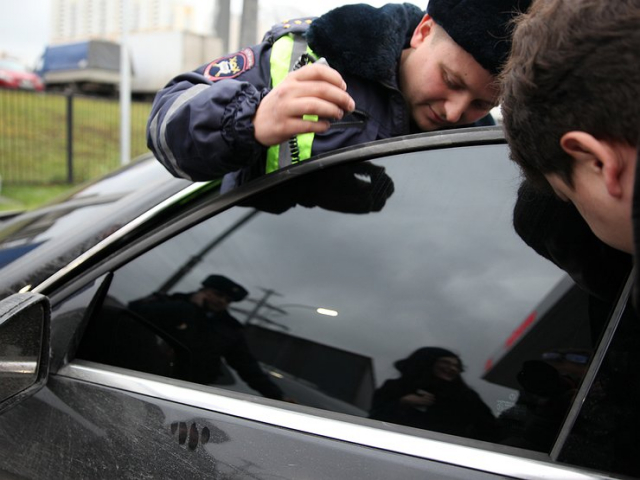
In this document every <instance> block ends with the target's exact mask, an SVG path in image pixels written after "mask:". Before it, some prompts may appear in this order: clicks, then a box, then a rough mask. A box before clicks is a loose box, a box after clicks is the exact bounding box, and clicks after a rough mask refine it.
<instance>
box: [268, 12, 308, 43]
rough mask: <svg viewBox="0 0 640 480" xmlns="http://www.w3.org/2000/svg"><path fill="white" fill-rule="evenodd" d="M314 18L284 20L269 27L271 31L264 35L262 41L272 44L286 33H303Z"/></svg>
mask: <svg viewBox="0 0 640 480" xmlns="http://www.w3.org/2000/svg"><path fill="white" fill-rule="evenodd" d="M315 18H316V17H303V18H294V19H292V20H284V21H283V22H280V23H276V24H275V25H274V26H273V27H271V30H269V31H268V32H267V33H266V34H265V36H264V39H263V41H264V42H269V41H271V42H273V41H275V40H277V39H278V38H280V37H282V36H283V35H286V34H287V33H304V32H306V31H307V29H308V28H309V25H311V22H313V20H314V19H315Z"/></svg>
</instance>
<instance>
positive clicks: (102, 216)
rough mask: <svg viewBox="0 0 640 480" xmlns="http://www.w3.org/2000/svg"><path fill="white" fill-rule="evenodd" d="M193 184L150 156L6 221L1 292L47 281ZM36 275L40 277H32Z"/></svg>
mask: <svg viewBox="0 0 640 480" xmlns="http://www.w3.org/2000/svg"><path fill="white" fill-rule="evenodd" d="M189 183H190V182H187V181H185V180H179V179H176V178H174V177H172V176H171V175H170V174H169V173H168V172H167V171H166V170H165V169H164V168H163V167H162V166H161V165H160V164H159V163H158V162H156V161H155V159H153V158H152V157H149V158H147V159H145V160H142V161H140V162H137V163H135V164H132V165H130V166H128V167H126V168H124V169H121V170H118V171H116V172H115V173H113V174H111V175H109V176H107V177H104V178H102V179H100V180H98V181H96V182H95V183H93V184H90V185H88V186H86V187H83V188H82V189H80V190H78V191H75V192H74V193H72V194H71V195H69V196H67V197H66V198H62V199H59V200H57V201H55V202H53V203H51V204H48V205H45V206H44V207H42V208H39V209H37V210H34V211H32V212H27V213H24V214H22V215H19V216H18V217H16V218H14V219H13V220H11V221H8V222H6V223H5V224H3V225H2V226H1V227H0V287H6V288H10V289H12V290H13V289H15V288H21V287H16V286H15V285H13V284H15V283H16V282H17V283H18V284H20V285H22V286H24V285H26V284H27V283H33V282H39V281H41V280H44V278H46V277H47V276H48V274H50V273H53V272H54V271H56V270H57V269H59V268H60V267H61V266H63V265H64V264H65V262H68V261H70V260H72V259H73V258H75V257H76V256H78V255H79V254H81V253H82V252H84V251H85V250H87V249H88V248H90V247H92V246H93V245H95V244H96V243H98V242H99V241H100V240H102V239H103V238H105V237H107V236H109V235H110V234H111V233H113V232H115V231H116V230H117V229H118V228H120V227H122V226H123V225H124V224H126V223H127V222H129V221H131V220H132V219H133V218H135V217H137V216H138V215H140V214H141V213H143V212H144V211H146V210H147V209H148V208H150V207H152V206H154V205H156V204H157V203H158V202H159V201H162V200H164V199H165V198H167V197H169V196H170V195H172V194H173V193H175V192H176V191H179V190H180V189H182V188H183V187H184V186H186V185H187V184H189ZM18 260H20V261H18ZM35 270H38V271H39V272H41V274H38V275H35V277H33V276H32V274H33V272H34V271H35ZM45 270H46V271H45ZM27 278H29V280H28V281H27ZM10 293H11V292H10Z"/></svg>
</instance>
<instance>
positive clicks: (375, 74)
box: [306, 3, 424, 83]
mask: <svg viewBox="0 0 640 480" xmlns="http://www.w3.org/2000/svg"><path fill="white" fill-rule="evenodd" d="M423 15H424V12H423V11H422V10H420V9H419V8H418V7H416V6H415V5H412V4H409V3H403V4H387V5H385V6H383V7H380V8H375V7H372V6H370V5H365V4H358V5H345V6H343V7H338V8H336V9H334V10H331V11H330V12H328V13H326V14H324V15H322V16H321V17H319V18H317V19H315V20H314V21H313V23H312V24H311V26H310V27H309V29H308V30H307V33H306V37H307V42H308V44H309V46H310V47H311V48H312V50H313V51H314V52H315V53H316V54H317V55H319V56H321V57H325V58H326V59H327V61H328V62H329V65H331V66H332V67H333V68H335V69H336V70H338V71H339V72H343V73H348V74H351V75H357V76H360V77H363V78H366V79H369V80H375V81H382V82H385V81H387V82H388V81H392V82H394V83H395V81H396V74H397V69H398V61H399V59H400V54H401V53H402V50H403V49H404V48H407V47H408V46H409V41H410V40H411V36H412V35H413V31H414V30H415V28H416V26H417V25H418V23H420V20H421V19H422V17H423Z"/></svg>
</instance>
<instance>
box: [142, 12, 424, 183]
mask: <svg viewBox="0 0 640 480" xmlns="http://www.w3.org/2000/svg"><path fill="white" fill-rule="evenodd" d="M422 16H423V12H422V11H421V10H420V9H419V8H418V7H416V6H414V5H410V4H389V5H386V6H384V7H382V8H374V7H371V6H368V5H364V4H360V5H348V6H344V7H340V8H337V9H335V10H332V11H331V12H329V13H327V14H325V15H323V16H321V17H319V18H317V19H313V21H312V20H311V19H300V20H295V21H290V22H286V23H283V24H279V25H276V26H275V27H273V28H272V29H271V30H270V31H269V32H268V33H267V34H266V35H265V37H264V39H263V42H262V43H260V44H259V45H256V46H253V47H250V48H244V49H243V50H241V51H240V52H237V53H235V54H233V55H227V56H225V57H223V58H220V59H218V60H215V61H213V62H211V63H209V64H207V65H204V66H202V67H200V68H199V69H197V70H196V71H194V72H190V73H186V74H183V75H180V76H178V77H176V78H175V79H173V80H172V81H171V82H170V83H169V84H168V85H167V86H166V87H165V88H164V89H163V90H161V91H160V92H158V94H157V96H156V98H155V101H154V104H153V107H152V112H151V116H150V119H149V124H148V132H147V142H148V146H149V148H150V149H151V150H152V151H153V152H154V153H155V154H156V156H157V158H158V159H159V160H160V162H162V164H163V165H164V166H165V167H166V168H167V169H168V170H169V171H170V172H171V173H172V174H174V175H175V176H180V177H184V178H188V179H191V180H196V181H200V180H210V179H214V178H219V177H220V176H222V175H224V174H227V173H229V172H237V173H235V174H234V177H233V180H232V183H233V184H237V183H243V182H245V181H247V180H248V179H250V178H254V177H257V176H259V175H262V174H264V173H265V165H266V160H265V159H266V151H267V149H266V148H265V147H264V146H262V145H260V144H259V143H258V142H257V141H256V140H255V138H254V130H253V124H252V118H253V116H254V115H255V112H256V109H257V107H258V105H259V103H260V100H261V99H262V98H263V97H264V95H266V94H267V93H268V92H269V91H270V89H271V88H272V87H271V52H272V47H273V45H274V42H275V41H276V40H278V39H279V38H281V37H282V36H284V35H287V34H290V33H292V32H293V33H296V34H304V35H305V38H306V40H307V42H308V44H309V47H310V48H311V49H312V50H313V52H314V53H315V54H316V55H317V56H321V57H324V58H326V59H327V61H328V63H329V65H331V66H332V67H333V68H335V69H336V70H338V71H339V72H340V73H341V75H342V76H343V78H344V79H345V82H346V83H347V86H348V92H349V94H350V95H351V96H352V97H353V99H354V100H355V103H356V109H357V110H356V112H355V114H354V116H352V117H351V118H350V120H351V122H350V123H349V124H347V125H335V126H333V127H332V128H331V129H330V130H329V131H327V132H326V133H323V134H316V135H315V137H314V139H313V144H312V151H311V154H312V155H316V154H319V153H323V152H328V151H331V150H335V149H336V148H341V147H345V146H350V145H356V144H361V143H365V142H369V141H373V140H378V139H383V138H390V137H395V136H399V135H405V134H408V133H411V131H412V125H411V120H410V113H409V110H408V109H407V107H406V106H405V102H404V100H403V97H402V95H401V93H400V90H399V88H398V78H397V73H398V62H399V59H400V55H401V53H402V50H403V49H404V48H407V47H408V45H409V40H410V39H411V36H412V34H413V31H414V30H415V27H416V26H417V25H418V23H419V22H420V20H421V19H422ZM354 32H357V35H354ZM345 118H346V117H345Z"/></svg>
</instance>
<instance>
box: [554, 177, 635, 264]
mask: <svg viewBox="0 0 640 480" xmlns="http://www.w3.org/2000/svg"><path fill="white" fill-rule="evenodd" d="M545 177H546V178H547V180H548V181H549V184H550V185H551V187H552V188H553V190H554V192H555V193H556V195H557V196H558V197H560V199H561V200H564V201H565V202H571V203H573V205H574V206H575V207H576V209H577V210H578V212H580V215H582V218H584V219H585V221H586V222H587V225H589V228H591V231H592V232H593V233H594V234H595V235H596V237H598V238H599V239H600V240H602V241H603V242H604V243H606V244H608V245H610V246H612V247H613V248H617V249H618V250H622V251H623V252H627V253H633V236H632V228H631V202H629V203H628V205H627V204H625V203H621V202H618V201H615V200H616V199H614V198H612V197H611V196H610V195H609V194H608V191H607V189H606V186H605V185H604V184H603V183H602V182H598V181H594V180H595V179H594V178H593V175H591V173H590V172H588V171H585V170H584V169H583V168H580V166H579V165H576V168H575V170H574V174H573V181H574V188H571V187H570V186H569V185H567V184H566V183H565V182H564V180H562V179H561V178H560V177H559V176H558V175H556V174H548V175H545Z"/></svg>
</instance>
